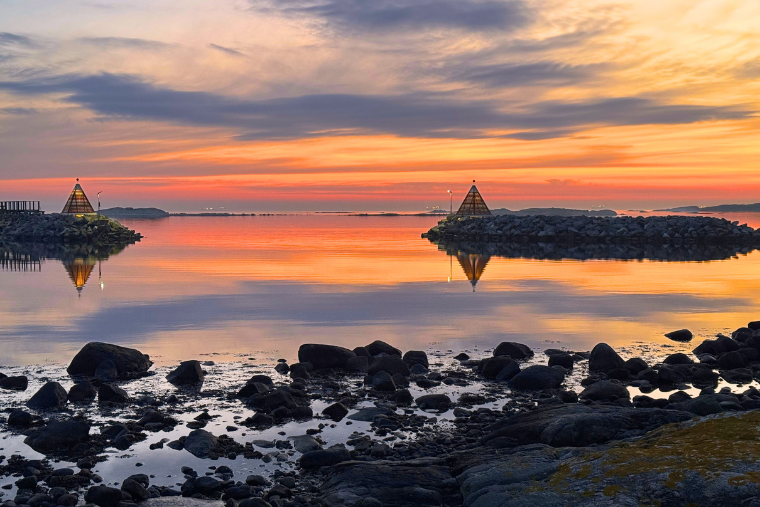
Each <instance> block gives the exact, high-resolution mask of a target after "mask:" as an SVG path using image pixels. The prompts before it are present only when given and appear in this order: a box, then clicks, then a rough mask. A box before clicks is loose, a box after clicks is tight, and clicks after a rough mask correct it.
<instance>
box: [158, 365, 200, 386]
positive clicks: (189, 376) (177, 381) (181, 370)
mask: <svg viewBox="0 0 760 507" xmlns="http://www.w3.org/2000/svg"><path fill="white" fill-rule="evenodd" d="M204 378H205V374H204V373H203V368H201V363H200V361H196V360H192V361H182V362H181V363H179V366H178V367H177V368H176V369H175V370H174V371H172V372H171V373H169V374H168V375H167V376H166V380H168V381H169V382H170V383H171V384H174V385H178V386H180V385H192V384H200V383H201V382H203V379H204Z"/></svg>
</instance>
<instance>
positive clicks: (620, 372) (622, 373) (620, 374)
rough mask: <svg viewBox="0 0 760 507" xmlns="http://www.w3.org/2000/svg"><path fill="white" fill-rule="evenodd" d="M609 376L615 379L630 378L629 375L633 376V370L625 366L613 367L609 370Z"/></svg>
mask: <svg viewBox="0 0 760 507" xmlns="http://www.w3.org/2000/svg"><path fill="white" fill-rule="evenodd" d="M607 376H608V377H609V378H611V379H615V380H628V377H630V376H631V372H629V371H628V370H627V369H625V368H613V369H611V370H610V371H608V372H607Z"/></svg>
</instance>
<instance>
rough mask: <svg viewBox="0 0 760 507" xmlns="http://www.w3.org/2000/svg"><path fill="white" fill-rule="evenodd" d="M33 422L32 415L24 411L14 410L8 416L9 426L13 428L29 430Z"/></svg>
mask: <svg viewBox="0 0 760 507" xmlns="http://www.w3.org/2000/svg"><path fill="white" fill-rule="evenodd" d="M32 420H33V417H32V414H30V413H29V412H25V411H23V410H18V409H14V410H11V413H10V414H8V426H10V427H12V428H28V427H29V426H31V425H32Z"/></svg>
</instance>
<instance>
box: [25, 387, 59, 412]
mask: <svg viewBox="0 0 760 507" xmlns="http://www.w3.org/2000/svg"><path fill="white" fill-rule="evenodd" d="M66 399H67V393H66V389H64V388H63V386H61V384H59V383H58V382H48V383H46V384H45V385H44V386H42V387H40V390H39V391H37V392H36V393H35V394H34V396H32V397H31V398H30V399H29V401H27V402H26V406H27V407H29V408H31V409H33V410H54V409H61V408H63V407H65V406H66Z"/></svg>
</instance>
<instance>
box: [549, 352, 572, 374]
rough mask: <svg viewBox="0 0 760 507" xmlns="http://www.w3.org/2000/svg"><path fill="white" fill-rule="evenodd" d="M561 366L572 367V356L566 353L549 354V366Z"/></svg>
mask: <svg viewBox="0 0 760 507" xmlns="http://www.w3.org/2000/svg"><path fill="white" fill-rule="evenodd" d="M555 365H558V366H562V367H563V368H564V369H566V370H571V369H572V368H573V356H571V355H570V354H567V353H564V352H563V353H560V354H552V355H550V356H549V366H555Z"/></svg>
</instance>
